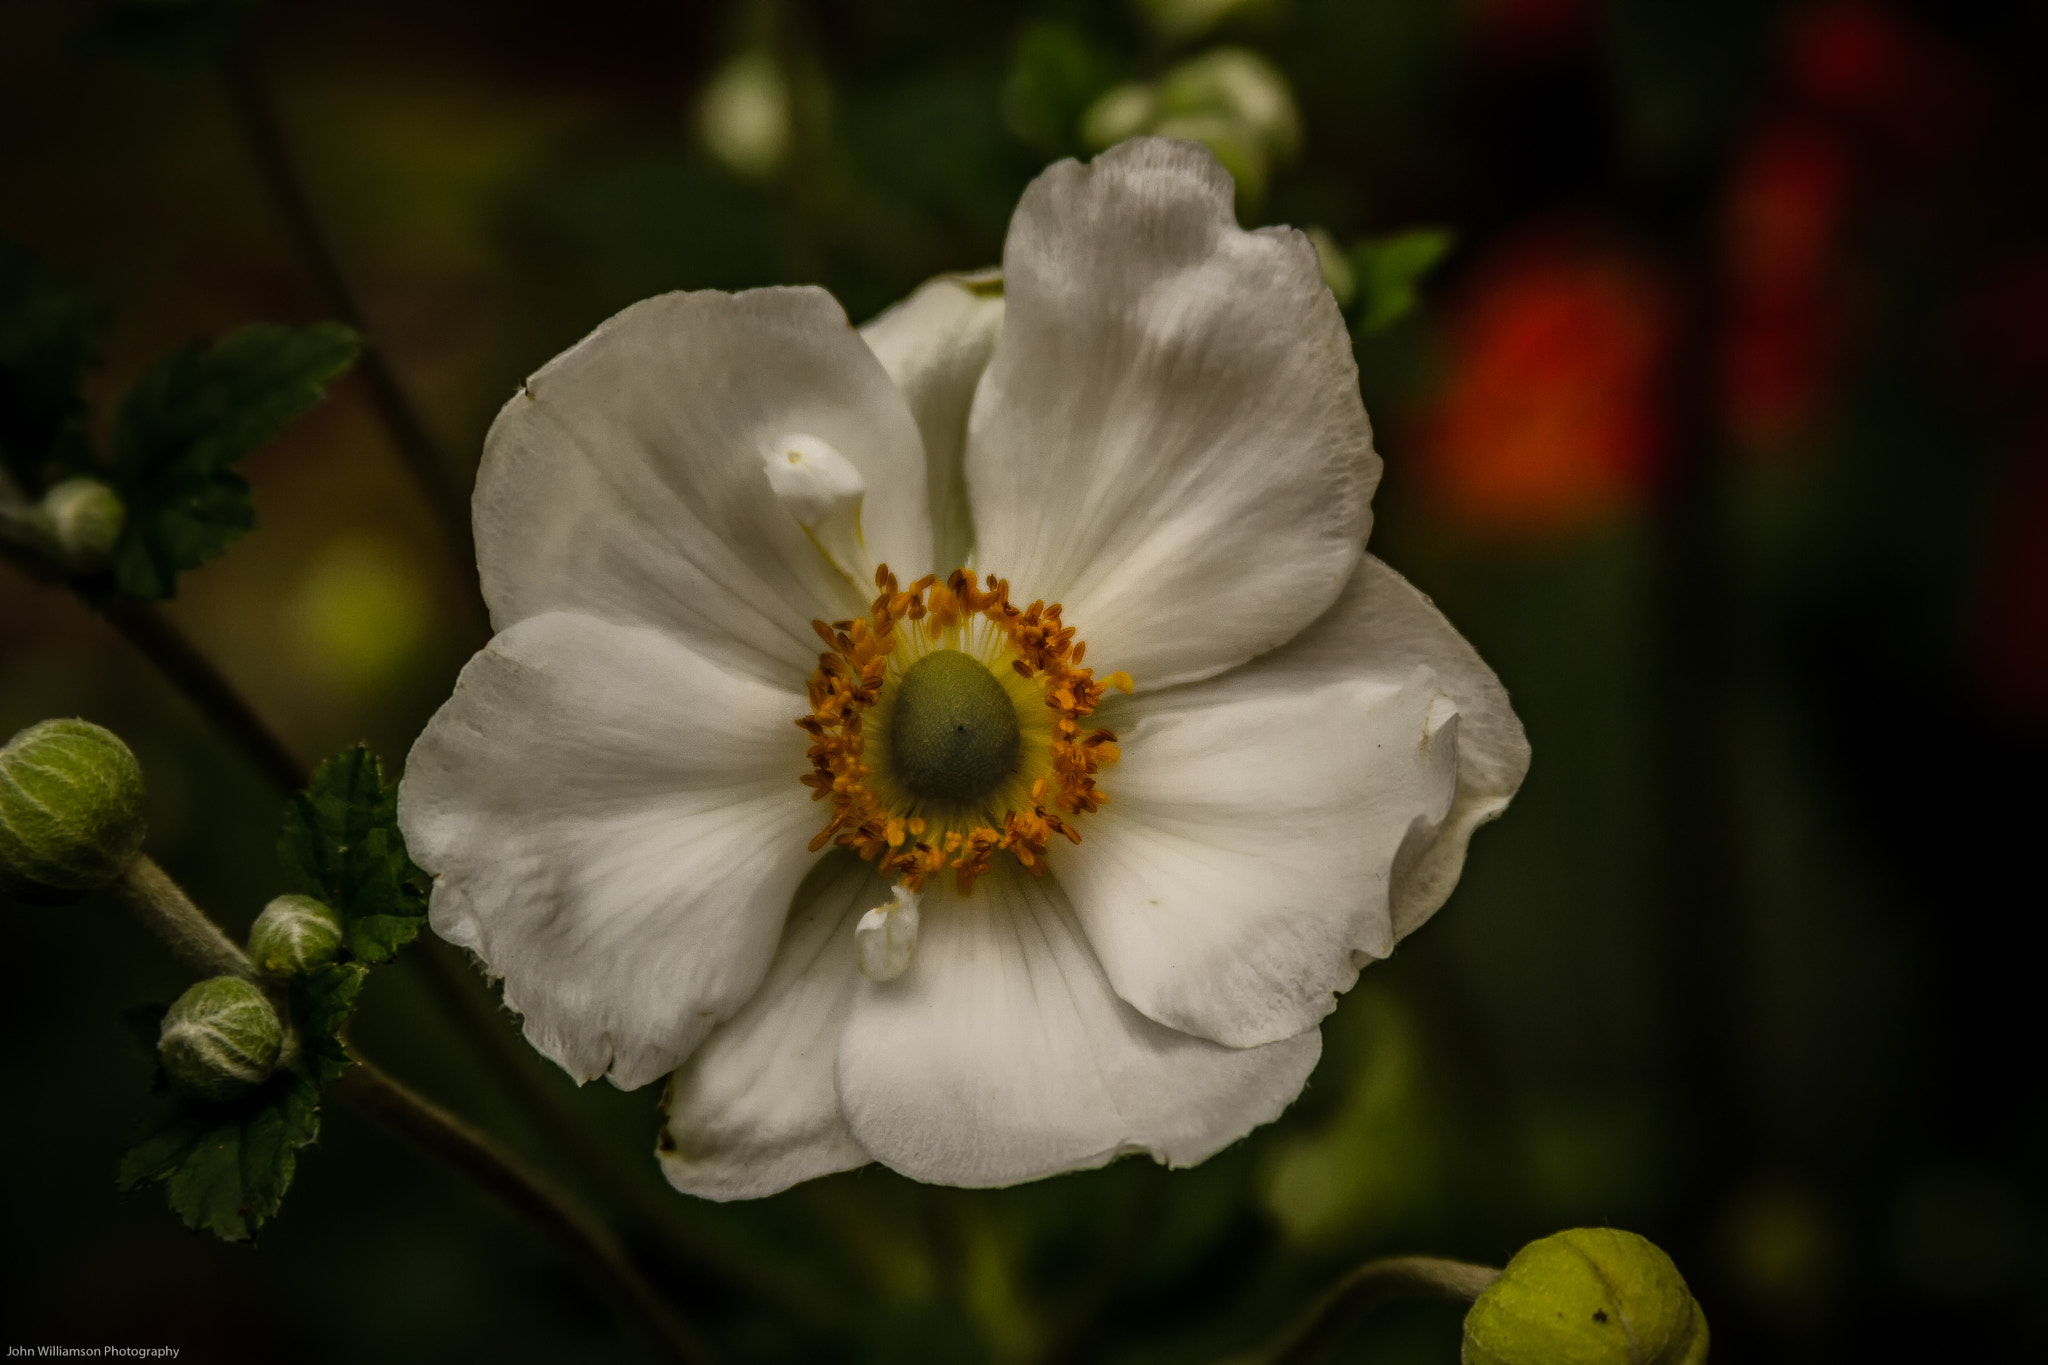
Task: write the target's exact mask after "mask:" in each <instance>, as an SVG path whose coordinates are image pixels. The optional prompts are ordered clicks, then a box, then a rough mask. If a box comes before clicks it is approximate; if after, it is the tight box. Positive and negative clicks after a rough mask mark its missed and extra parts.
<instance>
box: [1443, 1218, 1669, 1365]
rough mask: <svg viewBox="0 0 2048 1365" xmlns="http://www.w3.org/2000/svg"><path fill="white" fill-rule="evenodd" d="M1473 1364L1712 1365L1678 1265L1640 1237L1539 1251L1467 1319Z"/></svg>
mask: <svg viewBox="0 0 2048 1365" xmlns="http://www.w3.org/2000/svg"><path fill="white" fill-rule="evenodd" d="M1459 1358H1460V1360H1462V1361H1463V1362H1464V1365H1705V1361H1706V1359H1707V1319H1706V1315H1705V1314H1703V1313H1702V1312H1701V1311H1700V1306H1699V1304H1698V1303H1696V1302H1694V1300H1693V1297H1692V1293H1691V1292H1690V1291H1689V1290H1687V1289H1686V1287H1685V1280H1684V1279H1683V1277H1681V1276H1680V1275H1679V1273H1678V1267H1677V1266H1675V1265H1673V1264H1672V1263H1671V1258H1670V1257H1669V1256H1666V1255H1665V1254H1664V1253H1663V1252H1662V1251H1659V1250H1658V1249H1657V1247H1656V1245H1655V1244H1654V1243H1652V1242H1650V1241H1648V1240H1646V1239H1645V1238H1642V1237H1638V1236H1636V1235H1635V1234H1634V1233H1633V1232H1622V1231H1620V1230H1618V1229H1615V1228H1574V1229H1572V1230H1571V1231H1569V1232H1560V1233H1556V1234H1554V1235H1552V1236H1549V1237H1545V1238H1542V1239H1541V1240H1539V1241H1535V1242H1531V1243H1530V1244H1529V1245H1528V1246H1525V1247H1523V1248H1522V1249H1521V1250H1520V1251H1518V1252H1516V1253H1515V1258H1514V1259H1513V1260H1512V1261H1509V1262H1508V1264H1507V1269H1505V1270H1503V1271H1502V1272H1501V1276H1500V1278H1499V1279H1498V1280H1496V1281H1494V1283H1493V1285H1492V1287H1491V1288H1489V1289H1488V1290H1487V1291H1486V1292H1485V1293H1483V1294H1481V1295H1480V1296H1479V1298H1478V1299H1477V1300H1476V1301H1475V1302H1474V1303H1473V1305H1472V1311H1471V1312H1469V1313H1467V1314H1466V1315H1465V1346H1464V1351H1463V1354H1462V1355H1461V1356H1460V1357H1459Z"/></svg>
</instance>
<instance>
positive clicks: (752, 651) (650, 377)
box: [475, 288, 931, 683]
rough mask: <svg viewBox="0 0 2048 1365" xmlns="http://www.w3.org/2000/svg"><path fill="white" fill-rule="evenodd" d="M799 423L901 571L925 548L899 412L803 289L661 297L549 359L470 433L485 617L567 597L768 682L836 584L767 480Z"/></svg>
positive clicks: (832, 599)
mask: <svg viewBox="0 0 2048 1365" xmlns="http://www.w3.org/2000/svg"><path fill="white" fill-rule="evenodd" d="M793 432H800V433H805V434H808V435H810V436H812V437H815V438H816V439H817V440H819V441H822V442H824V443H826V444H828V445H829V446H831V447H832V448H833V449H835V450H836V451H838V452H839V453H840V454H842V455H843V456H845V458H846V459H847V460H848V461H849V462H850V463H851V464H852V466H853V467H854V469H856V470H857V471H859V474H860V476H861V478H862V479H863V480H864V481H865V483H866V486H867V496H866V498H865V500H864V503H863V505H862V509H861V533H862V537H863V538H864V540H865V542H866V547H867V550H868V552H869V553H870V554H872V555H873V556H874V557H875V558H876V559H882V560H887V561H888V562H889V564H890V565H891V567H893V568H894V569H895V570H896V572H897V573H898V575H899V576H901V577H902V578H903V579H904V581H906V582H908V581H910V580H911V579H913V578H916V577H917V576H918V575H919V574H922V573H925V572H927V571H928V569H929V567H930V560H931V524H930V519H929V517H928V515H927V513H926V509H925V472H924V456H923V451H922V448H921V446H920V443H919V440H918V435H917V424H916V423H915V421H913V420H912V418H911V415H910V410H909V409H908V408H907V407H906V406H905V405H904V402H903V397H902V395H901V394H900V393H898V392H897V389H896V386H895V385H894V384H892V383H891V382H890V381H889V376H888V374H887V373H886V372H885V371H884V370H883V369H882V367H881V365H880V364H879V363H877V362H876V360H875V357H874V353H873V352H871V351H870V350H868V348H867V347H866V346H865V345H864V344H862V342H861V340H860V336H859V334H858V333H856V332H855V331H854V330H853V329H852V327H850V326H849V325H848V324H847V321H846V315H845V314H844V313H842V312H841V311H840V309H839V305H838V304H837V303H835V302H833V300H832V297H831V295H829V294H827V293H825V292H824V291H823V290H819V289H808V288H806V289H757V290H750V291H748V292H746V293H743V294H722V293H718V292H716V291H711V290H706V291H703V292H700V293H689V294H664V295H662V296H661V297H659V298H653V299H648V300H646V301H645V302H643V303H637V304H635V305H633V306H632V307H631V308H628V309H627V310H626V311H624V312H623V313H620V314H619V315H618V316H617V317H614V318H612V319H611V320H610V321H609V322H607V323H605V324H604V325H603V326H601V327H599V328H598V329H597V330H596V331H595V332H592V333H591V334H590V335H589V336H588V337H585V338H584V339H583V340H582V341H581V342H579V343H578V344H577V345H576V346H574V347H573V348H571V349H570V350H568V351H566V352H564V353H563V354H561V355H559V356H557V357H556V358H555V359H554V360H552V361H550V362H549V363H548V364H547V366H546V367H544V368H543V369H542V370H541V371H540V372H539V373H537V374H535V375H534V376H533V378H531V379H529V380H528V381H527V382H526V386H525V388H524V389H522V390H521V391H520V393H518V394H517V395H515V396H514V397H513V399H512V401H511V402H509V403H507V404H506V405H505V407H504V410H503V411H502V412H500V413H499V414H498V420H497V421H496V422H495V423H494V424H493V425H492V427H491V434H490V436H489V438H488V439H487V440H486V442H485V445H484V460H483V466H482V468H481V469H479V470H478V472H477V489H476V499H475V516H476V537H477V563H478V568H479V571H480V573H481V575H482V578H483V588H484V598H485V600H486V601H487V602H489V604H490V607H491V617H492V620H493V621H495V622H496V623H497V625H498V627H499V628H500V629H503V628H504V627H506V626H508V625H510V624H512V623H513V622H515V621H522V620H525V619H526V618H527V617H530V616H537V615H539V614H540V613H542V612H545V611H557V610H570V611H580V612H583V613H585V614H587V615H591V616H598V617H602V618H604V619H606V620H611V621H617V622H621V623H623V624H628V625H654V626H659V627H661V628H663V629H665V630H668V631H669V632H670V633H672V634H674V635H676V636H677V637H678V638H680V639H682V640H684V641H686V642H687V643H688V644H689V645H690V647H691V648H692V649H694V650H695V651H696V652H697V653H699V654H701V655H703V656H704V657H706V658H709V659H714V660H717V661H719V662H721V663H724V664H726V665H728V666H730V667H734V668H738V669H741V670H743V671H745V672H748V673H751V674H752V675H754V676H756V677H759V678H763V679H767V680H769V681H773V682H777V683H795V682H799V681H801V680H802V679H803V678H804V677H806V676H807V675H808V674H809V673H810V671H811V669H812V667H813V666H814V665H815V663H816V661H817V650H818V645H817V640H816V637H814V636H813V635H812V634H811V631H810V622H811V621H812V620H814V619H825V620H833V619H837V618H839V617H844V616H847V615H850V614H856V613H858V612H859V611H860V610H861V608H862V606H863V605H864V601H865V596H866V595H867V589H866V585H865V584H863V585H861V587H860V589H859V590H856V589H855V588H854V587H852V586H850V585H849V584H848V583H847V581H846V579H845V577H844V576H843V575H842V574H841V573H840V571H839V570H838V569H836V568H835V567H834V566H833V565H832V564H831V562H830V561H829V560H828V559H827V558H826V557H825V556H824V555H822V554H820V553H819V551H818V549H817V547H816V546H814V545H813V544H812V543H811V540H810V538H809V537H808V536H807V535H806V534H805V531H804V528H803V527H802V526H801V525H799V524H798V522H797V520H796V518H795V517H794V516H792V515H791V514H790V512H789V510H788V509H787V508H785V507H784V505H783V503H782V502H781V501H780V500H779V499H778V498H777V497H776V496H775V493H774V491H773V490H772V489H771V487H770V486H769V482H768V479H767V476H766V474H765V473H764V471H763V468H762V460H763V457H764V455H765V454H766V453H767V451H768V450H769V448H770V447H771V446H772V445H773V444H774V443H775V442H776V441H777V440H778V439H779V438H781V437H784V436H786V435H788V434H790V433H793Z"/></svg>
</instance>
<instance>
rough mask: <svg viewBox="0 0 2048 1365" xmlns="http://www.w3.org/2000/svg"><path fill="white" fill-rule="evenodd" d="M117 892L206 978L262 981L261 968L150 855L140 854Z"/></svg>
mask: <svg viewBox="0 0 2048 1365" xmlns="http://www.w3.org/2000/svg"><path fill="white" fill-rule="evenodd" d="M111 889H112V891H113V892H114V894H115V895H117V896H119V897H120V898H121V899H122V900H123V901H125V902H127V905H128V908H129V909H131V910H133V911H134V912H135V914H136V916H137V917H138V918H139V919H141V921H142V922H143V924H144V925H145V926H146V927H147V928H148V929H149V930H150V932H151V933H153V934H155V935H156V936H157V937H158V938H160V939H162V940H163V941H164V944H165V946H167V947H168V948H169V949H170V950H171V954H172V956H174V957H176V958H177V959H178V961H180V962H182V963H184V964H185V965H186V966H188V967H190V968H192V970H194V971H196V972H200V973H202V974H204V975H206V976H241V977H247V978H249V979H250V980H252V981H253V980H255V979H256V966H255V964H254V963H252V962H250V961H249V955H248V954H247V953H245V952H243V951H242V950H241V949H240V948H239V947H237V946H236V944H235V941H234V940H233V939H231V938H229V937H228V936H227V935H226V934H224V933H222V932H221V929H220V926H219V925H218V924H215V923H214V922H213V921H212V920H211V919H209V918H208V917H207V914H206V912H205V911H204V910H201V909H200V908H199V907H198V906H196V905H194V904H193V903H192V898H191V897H190V896H187V895H186V894H185V893H184V891H183V890H182V889H181V888H180V887H179V886H178V884H177V883H176V882H174V881H172V880H171V879H170V877H169V875H168V874H166V873H165V872H164V870H163V869H162V868H161V867H158V866H157V865H156V862H155V860H154V859H152V858H150V857H149V856H148V855H146V854H141V853H138V854H136V855H135V861H134V862H132V863H130V864H128V870H127V871H126V872H123V873H122V874H121V875H120V876H119V877H118V878H116V879H115V881H114V884H113V886H112V888H111Z"/></svg>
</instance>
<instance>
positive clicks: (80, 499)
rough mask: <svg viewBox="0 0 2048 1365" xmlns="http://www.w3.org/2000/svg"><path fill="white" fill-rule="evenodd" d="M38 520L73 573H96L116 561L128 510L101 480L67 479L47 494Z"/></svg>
mask: <svg viewBox="0 0 2048 1365" xmlns="http://www.w3.org/2000/svg"><path fill="white" fill-rule="evenodd" d="M35 521H36V527H37V529H38V530H39V531H40V532H41V533H42V536H43V539H44V540H45V541H46V542H47V543H48V545H49V547H50V552H51V553H52V554H53V555H55V556H56V558H57V561H58V563H60V564H62V565H63V566H64V567H65V568H66V569H67V570H69V571H70V572H72V573H94V572H97V571H98V570H100V569H104V568H106V567H107V565H108V564H110V563H112V562H113V558H114V548H115V547H116V546H117V545H119V544H120V543H121V530H122V528H123V527H124V526H126V525H127V522H128V509H127V508H125V507H123V506H122V505H121V499H120V498H119V497H118V496H117V495H116V494H115V492H114V490H113V489H111V488H109V487H107V486H106V485H105V484H103V483H101V482H100V481H99V480H98V479H66V480H64V482H62V483H60V484H58V485H56V486H55V487H54V488H52V489H51V490H50V491H49V492H47V493H45V494H43V501H42V505H41V506H39V507H37V508H36V511H35Z"/></svg>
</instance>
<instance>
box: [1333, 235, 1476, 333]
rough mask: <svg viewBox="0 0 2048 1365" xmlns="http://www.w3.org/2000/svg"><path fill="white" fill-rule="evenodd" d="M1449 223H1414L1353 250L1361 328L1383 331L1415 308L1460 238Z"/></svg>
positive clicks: (1352, 262)
mask: <svg viewBox="0 0 2048 1365" xmlns="http://www.w3.org/2000/svg"><path fill="white" fill-rule="evenodd" d="M1456 240H1457V238H1456V235H1455V234H1454V233H1452V232H1450V231H1448V230H1447V229H1444V228H1413V229H1410V230H1409V231H1407V232H1397V233H1394V234H1393V235H1392V236H1388V237H1373V238H1368V239H1367V240H1365V241H1363V242H1360V243H1359V244H1358V245H1357V246H1355V247H1353V248H1352V249H1351V268H1352V270H1353V272H1354V273H1355V274H1356V275H1357V277H1358V299H1359V304H1358V332H1359V334H1360V335H1361V336H1363V335H1368V334H1370V333H1373V332H1382V331H1385V330H1386V329H1387V328H1389V327H1391V326H1393V325H1394V324H1395V323H1397V322H1399V321H1400V320H1401V319H1402V318H1404V317H1407V316H1408V314H1410V313H1412V312H1414V311H1415V305H1416V303H1417V302H1419V301H1420V298H1421V288H1422V281H1423V278H1424V277H1425V276H1427V275H1428V274H1429V272H1430V271H1431V270H1433V269H1435V267H1436V264H1437V262H1439V261H1441V260H1442V259H1443V258H1444V257H1445V256H1446V255H1447V254H1449V252H1450V249H1451V244H1452V243H1453V242H1454V241H1456Z"/></svg>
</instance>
